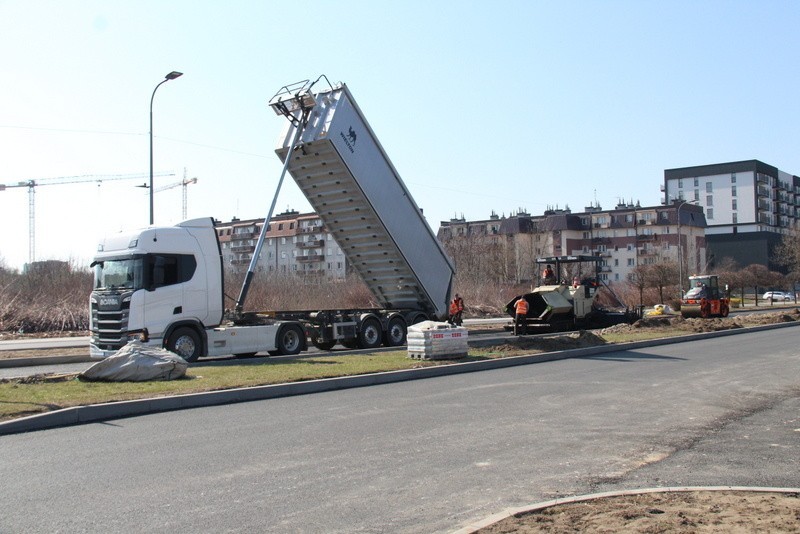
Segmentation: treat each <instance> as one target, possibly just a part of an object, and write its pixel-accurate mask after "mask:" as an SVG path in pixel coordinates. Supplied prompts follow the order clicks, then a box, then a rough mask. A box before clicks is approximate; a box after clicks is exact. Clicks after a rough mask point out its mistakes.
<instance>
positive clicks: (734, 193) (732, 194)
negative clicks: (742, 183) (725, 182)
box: [731, 185, 736, 197]
mask: <svg viewBox="0 0 800 534" xmlns="http://www.w3.org/2000/svg"><path fill="white" fill-rule="evenodd" d="M731 196H732V197H735V196H736V186H735V185H732V186H731Z"/></svg>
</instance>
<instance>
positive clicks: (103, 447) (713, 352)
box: [0, 328, 800, 532]
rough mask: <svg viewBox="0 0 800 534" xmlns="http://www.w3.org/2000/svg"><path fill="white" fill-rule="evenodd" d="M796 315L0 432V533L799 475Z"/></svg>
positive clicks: (278, 525) (382, 524) (358, 512)
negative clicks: (776, 321) (458, 371)
mask: <svg viewBox="0 0 800 534" xmlns="http://www.w3.org/2000/svg"><path fill="white" fill-rule="evenodd" d="M799 338H800V329H797V328H784V329H780V330H773V331H767V332H757V333H747V334H741V335H735V336H729V337H722V338H716V339H710V340H705V341H699V342H694V343H679V344H674V345H665V346H661V347H652V348H648V349H641V350H636V351H620V352H614V353H608V354H604V355H598V356H595V357H587V358H582V359H572V360H562V361H556V362H550V363H544V364H537V365H528V366H522V367H516V368H510V369H503V370H496V371H486V372H480V373H471V374H466V375H453V376H447V377H441V378H434V379H427V380H419V381H413V382H405V383H396V384H389V385H383V386H377V387H369V388H361V389H352V390H345V391H336V392H330V393H322V394H316V395H307V396H298V397H290V398H283V399H273V400H269V401H262V402H251V403H243V404H237V405H230V406H219V407H210V408H202V409H195V410H186V411H181V412H171V413H162V414H154V415H149V416H145V417H135V418H128V419H120V420H115V421H108V422H106V423H102V424H90V425H83V426H76V427H70V428H61V429H55V430H47V431H40V432H33V433H29V434H19V435H10V436H3V437H0V450H2V455H0V477H1V478H0V480H2V481H3V484H2V485H0V502H2V503H3V505H4V506H3V513H2V514H0V532H42V531H49V532H53V531H68V532H76V531H77V532H81V531H86V532H99V531H102V532H131V531H137V532H156V531H157V532H163V531H166V530H169V531H173V532H197V531H230V532H251V531H265V532H266V531H269V532H286V531H294V532H447V531H452V530H455V529H457V528H459V527H461V526H463V525H465V524H469V523H472V522H474V521H476V520H478V519H480V518H482V517H484V516H486V515H489V514H491V513H495V512H498V511H501V510H503V509H504V508H507V507H514V506H522V505H525V504H529V503H533V502H539V501H543V500H547V499H551V498H555V497H558V496H565V495H575V494H585V493H591V492H594V491H605V490H609V489H626V488H637V487H650V486H677V485H687V484H691V485H702V484H713V485H759V486H784V487H798V486H800V465H799V464H798V458H800V419H798V418H799V417H800V411H798V408H800V365H798V363H800V348H798V346H799V345H798V340H799Z"/></svg>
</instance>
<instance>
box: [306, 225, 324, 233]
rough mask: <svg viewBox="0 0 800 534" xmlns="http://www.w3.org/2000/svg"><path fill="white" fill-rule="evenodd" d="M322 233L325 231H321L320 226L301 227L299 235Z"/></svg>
mask: <svg viewBox="0 0 800 534" xmlns="http://www.w3.org/2000/svg"><path fill="white" fill-rule="evenodd" d="M324 231H325V230H323V228H322V225H317V226H303V227H302V228H300V233H301V234H317V233H320V232H324Z"/></svg>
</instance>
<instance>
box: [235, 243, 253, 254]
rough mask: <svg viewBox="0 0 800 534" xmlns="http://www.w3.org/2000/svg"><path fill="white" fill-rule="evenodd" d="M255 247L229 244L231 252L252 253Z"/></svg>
mask: <svg viewBox="0 0 800 534" xmlns="http://www.w3.org/2000/svg"><path fill="white" fill-rule="evenodd" d="M255 250H256V246H255V245H244V244H234V243H233V242H231V252H254V251H255Z"/></svg>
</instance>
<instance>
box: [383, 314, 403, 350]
mask: <svg viewBox="0 0 800 534" xmlns="http://www.w3.org/2000/svg"><path fill="white" fill-rule="evenodd" d="M405 343H406V324H405V322H404V321H403V320H402V319H400V318H399V317H395V318H394V319H392V320H391V321H389V327H388V328H387V329H386V343H385V344H386V346H387V347H399V346H400V345H405Z"/></svg>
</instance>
